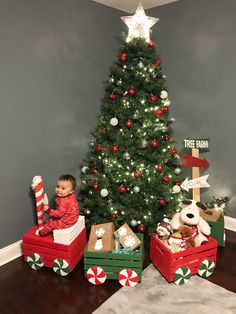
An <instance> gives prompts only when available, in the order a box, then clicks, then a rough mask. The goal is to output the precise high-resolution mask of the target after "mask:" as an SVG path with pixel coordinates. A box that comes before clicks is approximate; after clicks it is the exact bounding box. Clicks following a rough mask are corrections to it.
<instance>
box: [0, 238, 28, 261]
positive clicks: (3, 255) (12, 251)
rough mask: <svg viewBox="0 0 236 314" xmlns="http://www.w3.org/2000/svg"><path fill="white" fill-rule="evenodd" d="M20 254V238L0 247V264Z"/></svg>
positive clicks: (21, 252)
mask: <svg viewBox="0 0 236 314" xmlns="http://www.w3.org/2000/svg"><path fill="white" fill-rule="evenodd" d="M22 254H23V251H22V240H20V241H18V242H15V243H13V244H10V245H8V246H6V247H4V248H2V249H0V266H2V265H4V264H6V263H9V262H11V261H12V260H14V259H15V258H17V257H20V256H21V255H22Z"/></svg>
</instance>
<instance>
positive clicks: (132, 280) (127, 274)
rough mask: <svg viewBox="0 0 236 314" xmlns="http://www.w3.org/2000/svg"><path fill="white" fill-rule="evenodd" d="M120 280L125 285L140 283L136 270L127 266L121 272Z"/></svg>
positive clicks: (131, 285) (130, 285)
mask: <svg viewBox="0 0 236 314" xmlns="http://www.w3.org/2000/svg"><path fill="white" fill-rule="evenodd" d="M118 281H119V283H120V284H121V285H122V286H123V287H134V286H136V285H137V283H138V275H137V273H136V272H135V271H134V270H132V269H130V268H125V269H123V270H121V271H120V272H119V275H118Z"/></svg>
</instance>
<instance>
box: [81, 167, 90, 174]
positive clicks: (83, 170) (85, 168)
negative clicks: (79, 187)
mask: <svg viewBox="0 0 236 314" xmlns="http://www.w3.org/2000/svg"><path fill="white" fill-rule="evenodd" d="M88 170H89V168H88V167H86V166H84V167H83V168H82V169H81V171H82V172H83V173H86V172H87V171H88Z"/></svg>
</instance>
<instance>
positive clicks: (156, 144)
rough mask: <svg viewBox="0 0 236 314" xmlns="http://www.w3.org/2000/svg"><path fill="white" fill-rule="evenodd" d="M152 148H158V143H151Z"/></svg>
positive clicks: (154, 141)
mask: <svg viewBox="0 0 236 314" xmlns="http://www.w3.org/2000/svg"><path fill="white" fill-rule="evenodd" d="M151 146H152V148H157V146H158V142H157V141H156V140H153V141H151Z"/></svg>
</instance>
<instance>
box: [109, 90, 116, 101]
mask: <svg viewBox="0 0 236 314" xmlns="http://www.w3.org/2000/svg"><path fill="white" fill-rule="evenodd" d="M108 99H109V100H110V101H114V100H115V99H116V95H115V93H114V92H111V93H110V94H108Z"/></svg>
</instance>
